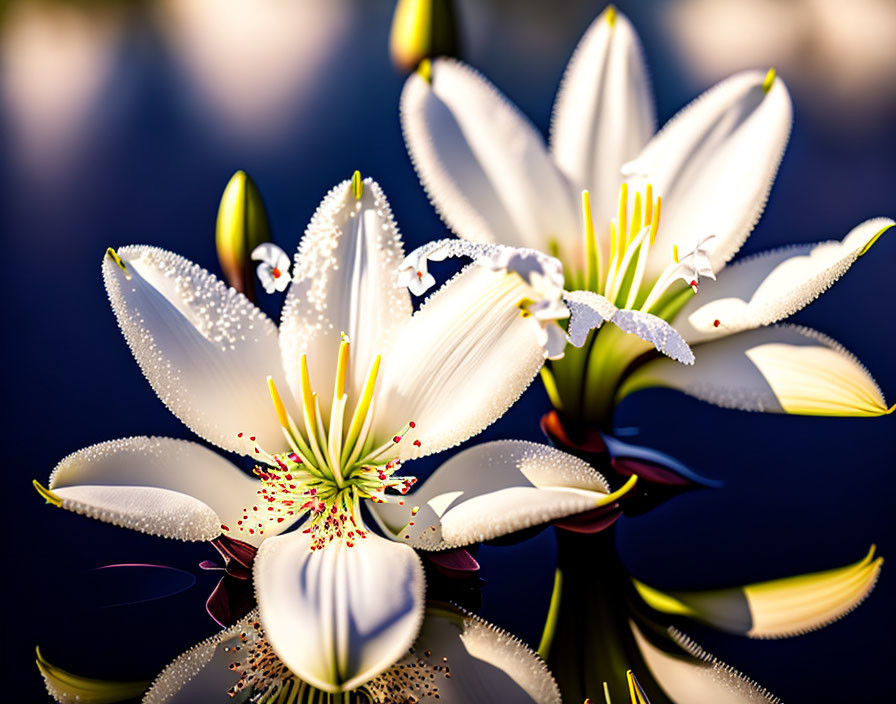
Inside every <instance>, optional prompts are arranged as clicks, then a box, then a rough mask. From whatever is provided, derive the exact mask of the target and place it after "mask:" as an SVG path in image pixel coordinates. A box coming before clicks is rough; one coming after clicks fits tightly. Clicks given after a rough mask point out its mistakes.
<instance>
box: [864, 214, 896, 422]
mask: <svg viewBox="0 0 896 704" xmlns="http://www.w3.org/2000/svg"><path fill="white" fill-rule="evenodd" d="M891 227H893V223H892V222H891V223H890V224H889V225H885V226H884V227H882V228H881V229H880V230H878V231H877V233H876V234H875V235H874V237H872V238H871V239H870V240H868V242H866V243H865V246H864V247H862V249H860V250H859V256H860V257H861V256H862V255H863V254H865V253H866V252H867V251H868V250H869V249H871V246H872V245H873V244H874V243H875V242H877V241H878V240H879V239H880V236H881V235H882V234H884V233H885V232H886V231H887V230H889V229H890V228H891ZM890 410H892V409H890Z"/></svg>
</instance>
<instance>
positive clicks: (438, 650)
mask: <svg viewBox="0 0 896 704" xmlns="http://www.w3.org/2000/svg"><path fill="white" fill-rule="evenodd" d="M400 665H404V669H403V670H402V671H400V672H395V673H392V672H390V671H387V672H386V673H384V675H383V677H382V678H381V679H380V680H378V681H377V682H376V683H371V684H372V685H374V686H372V687H371V688H370V689H371V690H372V693H373V694H374V695H376V694H382V695H383V700H382V701H393V699H392V697H394V693H393V692H394V690H392V691H390V690H389V689H388V686H389V685H390V684H393V683H394V686H395V687H396V689H397V690H398V691H400V692H401V693H402V695H403V696H405V697H407V701H423V702H435V701H440V702H448V703H449V704H450V703H458V704H460V703H461V702H463V704H493V703H494V702H512V703H513V704H517V703H519V704H526V703H527V702H534V703H537V704H560V690H559V689H558V688H557V684H556V683H555V682H554V678H553V677H552V676H551V673H550V672H549V671H548V669H547V667H546V666H545V664H544V662H542V660H541V658H539V657H538V656H537V655H536V654H535V653H533V652H532V651H531V650H530V649H529V648H528V647H527V646H526V645H525V644H524V643H523V642H522V641H520V640H519V639H518V638H515V637H514V636H512V635H511V634H509V633H506V632H505V631H502V630H501V629H499V628H496V627H495V626H493V625H491V624H490V623H487V622H486V621H483V620H482V619H480V618H479V617H477V616H474V615H473V614H467V613H465V612H460V611H455V610H453V609H450V610H449V607H447V606H446V607H441V608H435V607H431V608H429V609H427V612H426V619H425V620H424V622H423V628H422V629H421V630H420V635H419V636H418V637H417V642H416V643H414V649H413V652H412V653H411V654H409V655H408V656H406V657H405V658H404V659H403V660H402V662H401V663H400ZM446 667H447V669H448V674H446V673H445V672H444V671H443V670H442V668H446ZM408 673H410V674H411V676H410V677H409V676H408ZM390 675H391V677H390ZM408 682H410V683H411V687H410V688H409V687H408ZM414 683H420V686H419V687H417V688H414V687H413V684H414ZM409 690H410V691H409ZM389 694H392V697H389V696H387V695H389ZM434 694H437V695H438V698H437V699H436V697H435V696H433V695H434ZM427 695H428V696H427ZM377 701H380V700H379V699H378V700H377ZM401 701H405V699H402V700H401Z"/></svg>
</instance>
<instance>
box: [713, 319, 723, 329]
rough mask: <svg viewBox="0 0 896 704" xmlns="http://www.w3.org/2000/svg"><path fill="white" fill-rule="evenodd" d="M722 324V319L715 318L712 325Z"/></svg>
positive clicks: (715, 326)
mask: <svg viewBox="0 0 896 704" xmlns="http://www.w3.org/2000/svg"><path fill="white" fill-rule="evenodd" d="M721 324H722V321H721V320H713V321H712V326H713V327H714V328H717V327H719V325H721Z"/></svg>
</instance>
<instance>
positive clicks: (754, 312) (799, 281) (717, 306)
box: [675, 218, 893, 343]
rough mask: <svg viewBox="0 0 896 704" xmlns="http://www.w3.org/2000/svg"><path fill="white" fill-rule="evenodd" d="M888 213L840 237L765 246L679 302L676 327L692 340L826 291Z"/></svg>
mask: <svg viewBox="0 0 896 704" xmlns="http://www.w3.org/2000/svg"><path fill="white" fill-rule="evenodd" d="M892 226H893V221H892V220H890V219H889V218H874V219H873V220H867V221H865V222H863V223H862V224H861V225H859V226H858V227H856V228H854V229H853V230H852V231H850V233H849V234H848V235H847V236H846V237H845V238H843V240H842V241H841V242H822V243H820V244H805V245H796V246H793V247H784V248H782V249H776V250H773V251H771V252H763V253H761V254H757V255H755V256H753V257H749V258H748V259H745V260H743V261H739V262H736V263H735V264H734V265H733V266H730V267H728V268H727V269H726V270H725V271H724V272H723V273H722V274H721V275H720V276H719V280H718V281H717V282H715V283H710V282H705V283H704V284H703V285H701V287H700V293H699V294H698V295H697V296H694V297H693V298H692V299H691V300H690V301H688V303H687V304H686V305H685V307H684V308H682V310H681V312H680V313H679V314H678V315H677V316H676V318H675V327H676V328H678V330H679V331H680V332H681V334H682V335H683V336H684V338H685V339H686V340H687V341H688V342H691V343H694V342H702V341H704V340H709V339H714V338H718V337H724V336H726V335H730V334H732V333H735V332H739V331H741V330H749V329H751V328H756V327H760V326H762V325H768V324H769V323H775V322H778V321H779V320H783V319H784V318H786V317H787V316H789V315H792V314H793V313H795V312H797V311H798V310H800V309H801V308H803V307H804V306H806V305H808V304H809V303H811V302H812V301H814V300H815V299H816V298H818V296H820V295H821V294H822V293H824V292H825V291H826V290H827V289H828V288H829V287H830V286H831V285H832V284H833V283H834V282H835V281H837V279H839V278H840V277H841V276H843V274H844V273H846V271H847V269H849V267H851V266H852V264H853V263H854V262H855V261H856V259H858V258H859V256H860V255H861V254H863V253H864V252H865V251H866V249H867V247H868V246H870V244H871V243H873V242H874V240H876V239H877V237H879V236H880V234H882V232H883V231H885V230H886V229H888V228H890V227H892Z"/></svg>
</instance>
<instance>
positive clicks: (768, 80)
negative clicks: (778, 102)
mask: <svg viewBox="0 0 896 704" xmlns="http://www.w3.org/2000/svg"><path fill="white" fill-rule="evenodd" d="M774 83H775V69H773V68H770V69H769V70H768V73H767V74H765V80H764V81H762V92H763V93H766V94H768V92H769V91H770V90H771V89H772V85H774Z"/></svg>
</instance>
